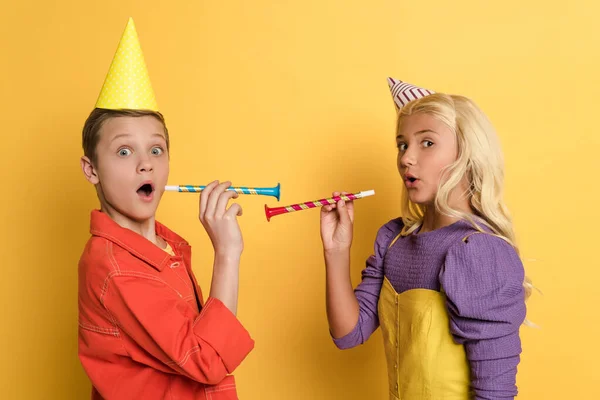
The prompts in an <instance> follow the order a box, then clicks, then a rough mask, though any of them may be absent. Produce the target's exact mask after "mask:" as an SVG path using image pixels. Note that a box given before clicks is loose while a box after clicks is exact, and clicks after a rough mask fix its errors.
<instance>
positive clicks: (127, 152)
mask: <svg viewBox="0 0 600 400" xmlns="http://www.w3.org/2000/svg"><path fill="white" fill-rule="evenodd" d="M130 154H131V150H129V149H120V150H119V155H120V156H121V157H127V156H128V155H130Z"/></svg>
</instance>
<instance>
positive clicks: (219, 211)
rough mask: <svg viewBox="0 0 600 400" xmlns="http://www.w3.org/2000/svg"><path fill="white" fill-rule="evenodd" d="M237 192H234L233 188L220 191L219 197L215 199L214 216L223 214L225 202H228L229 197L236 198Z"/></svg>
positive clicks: (225, 206)
mask: <svg viewBox="0 0 600 400" xmlns="http://www.w3.org/2000/svg"><path fill="white" fill-rule="evenodd" d="M238 197H239V194H237V193H236V192H234V191H233V190H230V191H226V192H225V193H221V195H220V196H219V199H218V201H217V205H216V208H215V217H217V218H219V217H222V216H223V215H224V214H225V211H226V208H227V203H229V200H230V199H237V198H238Z"/></svg>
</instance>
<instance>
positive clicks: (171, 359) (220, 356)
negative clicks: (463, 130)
mask: <svg viewBox="0 0 600 400" xmlns="http://www.w3.org/2000/svg"><path fill="white" fill-rule="evenodd" d="M103 303H104V306H105V307H106V309H107V310H108V312H109V313H110V314H111V315H112V317H113V318H114V320H115V322H116V323H117V325H118V326H119V328H120V329H121V330H122V331H124V332H125V333H126V334H127V335H128V336H129V337H130V338H132V340H133V341H135V342H136V343H137V345H138V346H140V347H141V348H143V349H144V350H145V351H146V352H147V353H149V355H150V356H151V357H153V358H155V359H157V360H159V361H160V362H161V363H162V364H164V366H165V367H166V368H167V369H169V370H172V371H173V372H175V373H178V374H181V375H185V376H187V377H189V378H190V379H193V380H195V381H197V382H201V383H204V384H209V385H214V384H217V383H219V382H220V381H222V380H223V379H224V378H225V376H226V375H228V374H230V373H232V372H233V370H234V369H235V368H236V367H237V366H238V365H239V364H240V363H241V362H242V360H243V359H244V358H245V357H246V356H247V355H248V353H249V352H250V351H251V350H252V348H253V347H254V341H253V340H252V339H251V338H250V335H249V334H248V332H247V331H246V329H244V327H243V326H242V325H241V323H240V322H239V321H238V320H237V318H236V317H235V316H234V315H233V313H231V311H229V309H228V308H227V307H226V306H225V305H224V304H223V303H222V302H221V301H220V300H218V299H216V298H211V297H209V298H208V300H207V302H206V303H205V305H204V307H203V308H202V310H201V311H200V313H199V314H198V312H197V311H196V310H195V309H193V308H192V307H191V306H190V305H189V304H188V303H187V302H186V301H184V300H183V299H181V298H180V297H179V295H178V294H177V293H176V292H175V291H174V290H173V289H171V288H170V287H169V286H168V285H167V284H166V283H165V282H163V281H161V280H160V279H159V278H157V277H153V276H151V275H147V276H143V277H142V276H139V275H138V276H135V275H134V276H127V275H125V274H123V275H117V276H113V277H112V278H110V280H109V282H108V285H107V287H106V291H105V294H104V297H103ZM136 361H140V360H136Z"/></svg>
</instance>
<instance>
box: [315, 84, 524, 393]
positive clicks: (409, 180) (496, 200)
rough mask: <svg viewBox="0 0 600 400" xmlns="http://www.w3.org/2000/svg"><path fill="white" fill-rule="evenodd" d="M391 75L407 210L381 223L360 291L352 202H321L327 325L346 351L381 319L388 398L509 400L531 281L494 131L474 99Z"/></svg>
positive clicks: (514, 387)
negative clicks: (353, 266) (354, 278)
mask: <svg viewBox="0 0 600 400" xmlns="http://www.w3.org/2000/svg"><path fill="white" fill-rule="evenodd" d="M388 83H389V85H390V90H391V92H392V96H393V97H394V102H395V104H396V108H397V109H398V119H397V131H396V144H397V147H398V161H397V164H398V172H399V173H400V177H401V179H402V181H403V182H404V186H405V190H404V191H403V198H402V218H396V219H394V220H391V221H389V222H388V223H386V224H385V225H384V226H383V227H381V228H380V229H379V232H378V233H377V238H376V241H375V253H374V254H373V255H372V256H371V257H369V259H368V260H367V265H366V268H365V269H364V270H363V272H362V281H361V283H360V284H359V285H358V287H357V288H356V289H355V290H354V291H353V290H352V285H351V280H350V246H351V243H352V229H353V218H354V207H353V204H352V202H348V203H347V204H346V203H345V202H344V201H343V200H341V201H340V202H338V203H337V205H332V206H325V207H323V208H322V211H321V239H322V241H323V248H324V256H325V264H326V273H327V278H326V280H327V316H328V321H329V327H330V332H331V335H332V336H333V340H334V342H335V344H336V345H337V346H338V348H340V349H347V348H351V347H354V346H357V345H359V344H362V343H364V342H365V341H366V340H367V339H368V338H369V336H370V335H371V334H372V333H373V332H374V331H375V330H376V329H377V327H378V326H379V325H381V328H382V333H383V339H384V346H385V352H386V359H387V369H388V378H389V398H390V400H398V399H403V400H404V399H408V400H436V399H453V400H454V399H456V400H458V399H461V400H462V399H472V398H474V399H481V400H483V399H512V398H514V396H516V394H517V389H516V385H515V380H516V373H517V365H518V364H519V360H520V353H521V341H520V338H519V327H520V325H521V324H522V323H523V322H524V319H525V312H526V309H525V298H526V292H528V290H527V291H526V290H525V287H526V285H525V284H524V270H523V265H522V263H521V260H520V258H519V255H518V250H517V248H516V245H515V242H514V233H513V228H512V223H511V219H510V217H509V214H508V210H507V208H506V205H505V204H504V202H503V200H502V191H503V175H504V169H503V158H502V154H501V150H500V145H499V142H498V139H497V137H496V134H495V132H494V129H493V127H492V125H491V124H490V122H489V121H488V119H487V118H486V116H485V115H484V114H483V112H482V111H481V110H480V109H479V108H478V107H477V106H476V105H475V104H474V103H473V102H472V101H471V100H469V99H467V98H465V97H462V96H456V95H446V94H437V93H434V92H432V91H430V90H426V89H423V88H418V87H416V86H413V85H410V84H407V83H404V82H402V81H398V80H394V79H392V78H388ZM338 194H339V193H337V192H336V193H334V195H338Z"/></svg>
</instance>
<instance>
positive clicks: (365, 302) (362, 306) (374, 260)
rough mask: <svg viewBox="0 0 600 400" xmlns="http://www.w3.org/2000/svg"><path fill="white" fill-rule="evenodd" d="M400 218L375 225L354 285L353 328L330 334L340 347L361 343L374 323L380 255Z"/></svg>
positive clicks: (376, 319) (380, 280)
mask: <svg viewBox="0 0 600 400" xmlns="http://www.w3.org/2000/svg"><path fill="white" fill-rule="evenodd" d="M401 224H402V220H401V219H399V218H398V219H395V220H392V221H390V222H388V223H387V224H385V225H383V226H382V227H381V228H379V231H378V232H377V238H376V239H375V253H374V254H373V255H371V256H370V257H369V258H368V259H367V266H366V268H365V269H364V270H363V271H362V281H361V282H360V284H359V285H358V286H357V287H356V289H354V294H355V295H356V299H357V300H358V305H359V315H358V322H357V323H356V325H355V326H354V329H353V330H352V331H351V332H350V333H348V334H347V335H345V336H343V337H341V338H337V339H336V338H333V342H334V343H335V345H336V346H337V347H338V348H340V349H349V348H352V347H355V346H358V345H359V344H363V343H364V342H365V341H366V340H367V339H368V338H369V336H371V334H372V333H373V332H375V330H376V329H377V327H379V317H378V316H377V303H378V301H379V292H380V291H381V285H382V283H383V257H384V256H385V253H386V251H387V248H388V246H389V244H390V243H391V241H392V240H393V239H394V238H395V237H396V235H397V234H398V233H400V230H401V229H402V225H401Z"/></svg>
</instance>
